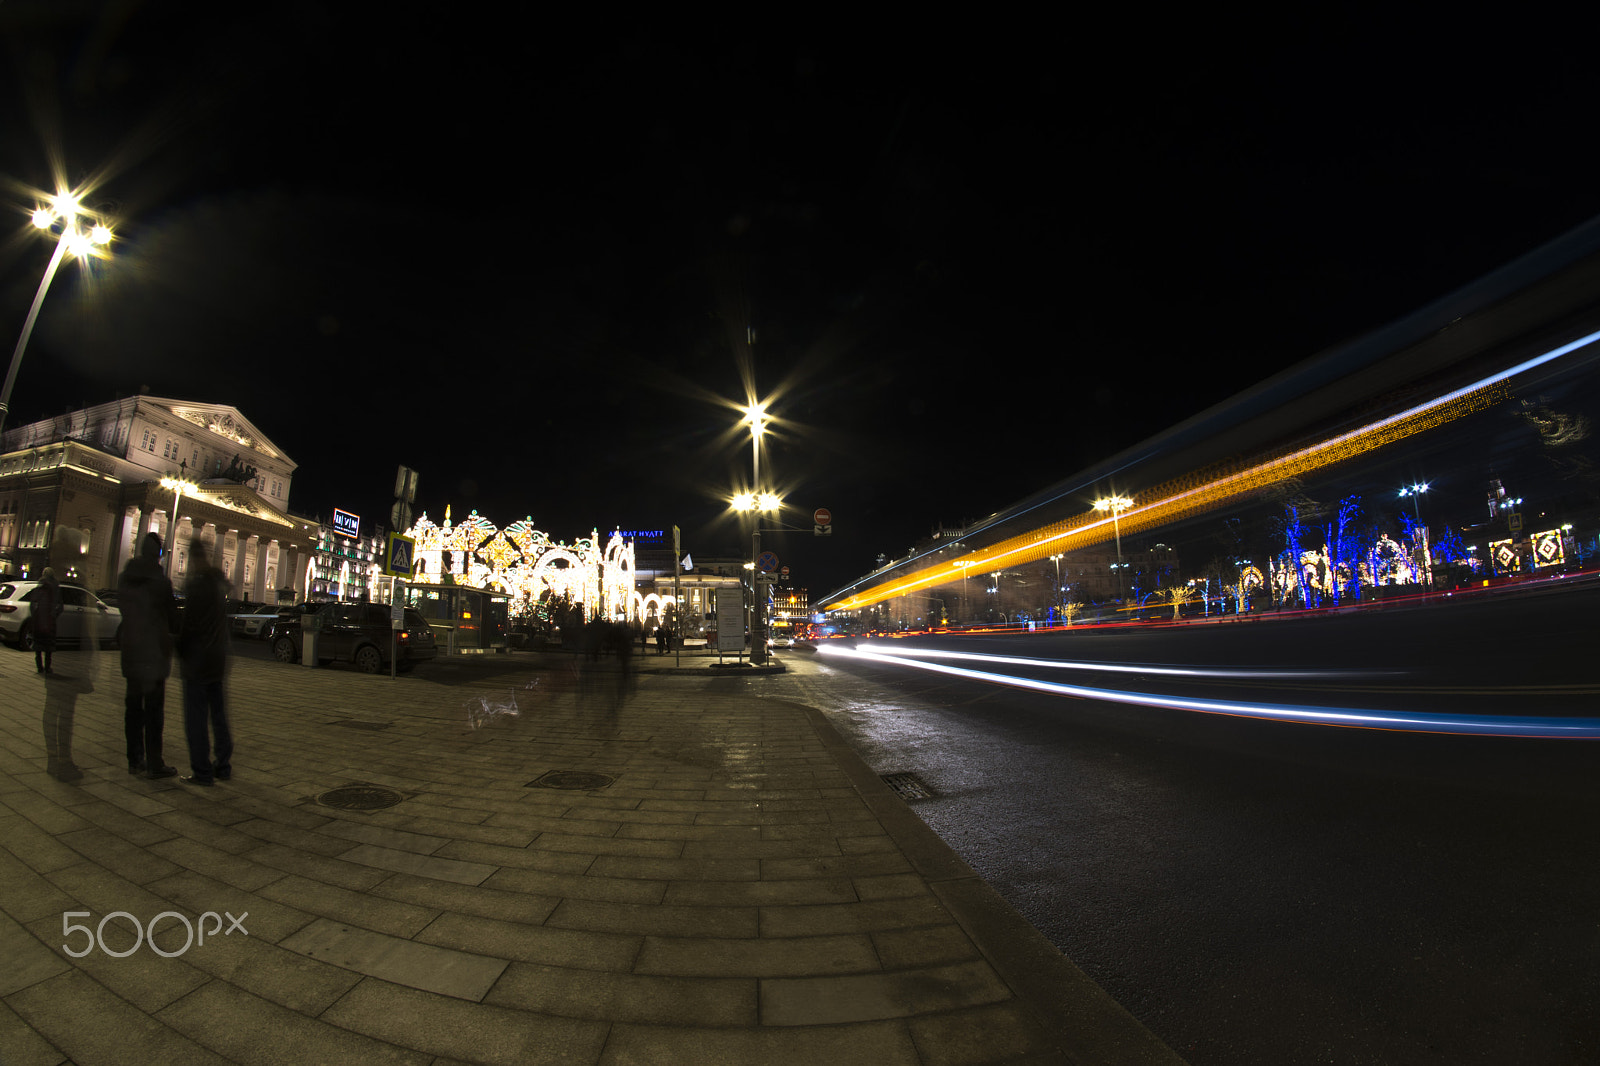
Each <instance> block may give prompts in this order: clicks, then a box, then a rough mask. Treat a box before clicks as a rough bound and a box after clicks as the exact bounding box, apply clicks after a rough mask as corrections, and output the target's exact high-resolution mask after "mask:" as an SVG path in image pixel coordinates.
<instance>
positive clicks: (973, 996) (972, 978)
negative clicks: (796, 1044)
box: [761, 960, 1011, 1025]
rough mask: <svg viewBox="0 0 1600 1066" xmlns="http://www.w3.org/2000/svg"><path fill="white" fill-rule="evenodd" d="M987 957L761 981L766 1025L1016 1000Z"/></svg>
mask: <svg viewBox="0 0 1600 1066" xmlns="http://www.w3.org/2000/svg"><path fill="white" fill-rule="evenodd" d="M1010 998H1011V990H1010V989H1009V988H1007V987H1006V985H1005V982H1003V981H1001V980H1000V978H999V976H998V975H996V974H995V972H994V970H993V969H991V968H990V966H989V964H988V963H987V962H983V961H981V960H976V961H973V962H963V963H952V964H949V965H946V966H934V967H924V968H918V969H911V970H894V971H890V972H886V973H877V974H854V975H846V976H839V977H793V978H789V977H774V978H766V979H763V980H762V982H761V1021H762V1023H763V1024H765V1025H837V1024H839V1023H841V1022H862V1021H873V1020H876V1019H882V1018H900V1017H907V1016H910V1015H916V1014H930V1013H933V1012H935V1011H944V1010H951V1009H953V1008H956V1007H970V1006H976V1005H978V1004H982V1003H996V1002H999V1001H1001V1000H1005V999H1010Z"/></svg>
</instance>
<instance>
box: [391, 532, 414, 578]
mask: <svg viewBox="0 0 1600 1066" xmlns="http://www.w3.org/2000/svg"><path fill="white" fill-rule="evenodd" d="M416 554H417V542H416V539H415V538H413V537H406V536H402V535H400V534H399V533H390V534H389V548H388V550H387V551H386V552H384V555H383V572H384V573H385V574H387V575H388V576H390V577H410V576H411V571H412V570H413V569H415V567H416Z"/></svg>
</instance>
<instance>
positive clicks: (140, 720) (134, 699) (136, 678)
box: [117, 533, 178, 778]
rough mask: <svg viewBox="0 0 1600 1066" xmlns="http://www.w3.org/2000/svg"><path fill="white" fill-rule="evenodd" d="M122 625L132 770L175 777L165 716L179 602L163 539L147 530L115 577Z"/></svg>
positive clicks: (125, 719) (120, 639) (125, 711)
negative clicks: (167, 753) (166, 749)
mask: <svg viewBox="0 0 1600 1066" xmlns="http://www.w3.org/2000/svg"><path fill="white" fill-rule="evenodd" d="M117 606H118V608H119V609H120V610H121V611H122V627H121V628H120V629H119V630H118V631H117V642H118V643H119V644H120V645H121V646H122V676H123V677H124V678H126V679H127V682H128V684H127V693H126V696H125V697H124V700H123V719H122V720H123V728H124V731H125V732H126V734H127V740H128V773H130V774H138V773H142V774H144V775H145V776H146V777H148V778H158V777H175V776H177V773H178V770H177V768H176V767H173V766H168V765H167V764H166V763H165V762H164V761H163V760H162V758H161V734H162V732H163V730H164V729H165V727H166V720H167V677H168V675H170V674H171V673H172V631H173V630H174V629H176V628H177V620H178V619H177V614H178V605H177V603H176V602H175V601H174V600H173V598H172V582H171V581H168V580H167V575H166V574H164V573H162V572H161V538H160V536H158V535H157V534H155V533H146V534H145V536H144V539H143V540H142V541H140V542H139V554H138V556H136V557H135V558H133V559H129V560H128V565H127V566H125V567H123V569H122V576H121V578H119V579H118V581H117Z"/></svg>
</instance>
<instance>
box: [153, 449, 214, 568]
mask: <svg viewBox="0 0 1600 1066" xmlns="http://www.w3.org/2000/svg"><path fill="white" fill-rule="evenodd" d="M188 472H189V460H187V459H185V460H184V461H183V462H181V463H179V464H178V476H177V477H164V478H162V479H161V487H162V488H164V489H168V490H170V491H171V493H172V521H171V522H170V523H169V524H168V525H169V528H168V529H167V576H168V577H171V576H172V559H173V557H174V556H175V555H177V554H178V509H179V508H180V507H182V506H183V491H184V489H192V488H194V482H192V481H190V480H189V479H188V477H186V476H185V475H187V474H188ZM190 495H191V496H192V495H193V493H190ZM189 539H190V541H191V542H192V541H193V540H194V538H193V537H190V538H189ZM134 548H135V550H137V549H138V544H137V543H135V545H134ZM217 565H218V566H220V565H222V558H221V556H220V555H219V556H218V558H217Z"/></svg>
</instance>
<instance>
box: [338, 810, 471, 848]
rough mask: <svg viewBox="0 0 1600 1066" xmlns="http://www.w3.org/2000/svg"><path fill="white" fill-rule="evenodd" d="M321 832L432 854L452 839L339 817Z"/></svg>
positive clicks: (362, 842) (357, 840)
mask: <svg viewBox="0 0 1600 1066" xmlns="http://www.w3.org/2000/svg"><path fill="white" fill-rule="evenodd" d="M321 832H322V833H323V834H324V835H326V836H330V837H339V838H341V839H344V840H353V841H356V842H358V843H361V844H375V845H377V846H378V847H382V848H389V849H392V850H395V851H410V852H415V853H416V854H418V855H432V854H433V853H434V852H436V851H438V850H439V849H440V848H442V847H444V846H445V845H446V844H448V843H450V840H451V838H450V837H443V836H432V835H428V834H423V833H408V832H405V831H404V830H400V829H389V828H387V827H385V826H379V825H371V824H366V823H362V822H347V821H342V820H338V819H336V820H334V821H333V822H330V823H329V824H328V825H325V826H323V827H322V829H321Z"/></svg>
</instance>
